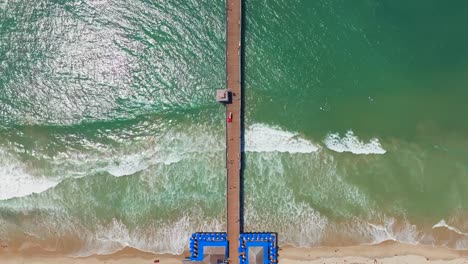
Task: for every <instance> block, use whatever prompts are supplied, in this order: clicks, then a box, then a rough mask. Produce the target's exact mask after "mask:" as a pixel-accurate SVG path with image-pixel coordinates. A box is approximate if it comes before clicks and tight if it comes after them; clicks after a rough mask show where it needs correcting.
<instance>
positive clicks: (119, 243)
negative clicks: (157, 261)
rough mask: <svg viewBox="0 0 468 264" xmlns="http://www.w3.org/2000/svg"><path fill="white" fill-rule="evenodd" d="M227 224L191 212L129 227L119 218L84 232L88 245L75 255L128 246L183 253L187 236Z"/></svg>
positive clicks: (104, 252) (74, 254)
mask: <svg viewBox="0 0 468 264" xmlns="http://www.w3.org/2000/svg"><path fill="white" fill-rule="evenodd" d="M223 229H224V225H223V224H222V223H221V222H220V221H218V220H216V219H211V220H206V219H203V220H201V219H199V218H191V217H189V216H188V215H185V216H182V217H180V218H179V219H177V220H175V221H172V222H170V223H158V224H150V225H146V226H141V227H136V228H132V229H130V228H128V227H127V226H126V225H125V223H123V222H122V221H121V220H118V219H112V222H111V223H109V224H106V225H100V224H98V225H97V230H96V231H95V232H91V231H90V232H85V234H84V235H83V238H82V239H83V240H84V241H85V245H84V246H83V247H82V248H81V249H80V250H79V251H77V252H75V253H73V254H71V255H70V256H73V257H86V256H90V255H95V254H96V255H107V254H112V253H115V252H117V251H119V250H121V249H123V248H125V247H131V248H136V249H138V250H141V251H146V252H152V253H156V254H166V253H169V254H182V253H183V251H184V250H185V249H186V248H187V246H188V238H189V237H190V235H191V234H192V233H193V232H196V231H197V230H206V231H212V232H221V231H222V230H223Z"/></svg>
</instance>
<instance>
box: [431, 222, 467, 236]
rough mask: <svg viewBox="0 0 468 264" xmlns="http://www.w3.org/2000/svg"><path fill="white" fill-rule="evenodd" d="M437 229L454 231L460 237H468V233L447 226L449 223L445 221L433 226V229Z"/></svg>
mask: <svg viewBox="0 0 468 264" xmlns="http://www.w3.org/2000/svg"><path fill="white" fill-rule="evenodd" d="M436 228H447V229H448V230H450V231H453V232H455V233H457V234H459V235H464V236H468V233H465V232H463V231H461V230H460V229H458V228H456V227H453V226H451V225H449V224H447V222H445V220H444V219H442V220H440V221H439V222H438V223H437V224H435V225H434V226H432V229H436Z"/></svg>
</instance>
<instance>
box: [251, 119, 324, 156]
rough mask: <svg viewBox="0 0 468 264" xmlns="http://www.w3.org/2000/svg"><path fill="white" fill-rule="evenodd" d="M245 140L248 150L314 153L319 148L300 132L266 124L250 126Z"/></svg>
mask: <svg viewBox="0 0 468 264" xmlns="http://www.w3.org/2000/svg"><path fill="white" fill-rule="evenodd" d="M245 141H246V142H245V145H246V151H250V152H289V153H312V152H315V151H317V150H318V149H319V147H317V146H315V145H314V144H312V143H311V142H310V141H308V140H306V139H304V138H302V137H301V136H299V134H298V133H294V132H289V131H284V130H281V129H280V128H277V127H270V126H267V125H264V124H254V125H252V126H250V127H249V128H248V129H247V131H246V135H245Z"/></svg>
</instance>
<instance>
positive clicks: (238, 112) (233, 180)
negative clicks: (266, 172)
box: [226, 0, 243, 264]
mask: <svg viewBox="0 0 468 264" xmlns="http://www.w3.org/2000/svg"><path fill="white" fill-rule="evenodd" d="M241 19H242V0H226V84H227V88H228V89H229V91H230V92H231V96H232V101H231V103H229V104H227V105H226V116H228V115H229V113H232V121H231V122H227V118H226V169H227V173H226V174H227V194H226V196H227V198H226V200H227V240H228V244H229V263H230V264H238V263H239V236H240V233H241V232H242V224H243V222H242V221H243V220H242V215H241V206H242V204H241V187H242V183H241V156H242V153H241V139H242V137H241V136H242V134H241V133H242V98H241V92H242V87H241V52H242V51H241V31H242V29H241V25H242V21H241Z"/></svg>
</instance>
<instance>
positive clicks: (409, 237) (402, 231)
mask: <svg viewBox="0 0 468 264" xmlns="http://www.w3.org/2000/svg"><path fill="white" fill-rule="evenodd" d="M364 229H365V230H366V231H365V232H366V233H367V235H370V237H371V239H372V242H371V243H372V244H378V243H381V242H384V241H389V240H391V241H398V242H403V243H408V244H417V243H418V242H419V240H420V234H419V232H418V230H417V228H416V226H415V225H412V224H410V223H409V222H404V223H400V224H398V225H397V224H396V220H395V219H393V218H390V219H386V220H385V221H384V223H383V224H372V223H367V226H364Z"/></svg>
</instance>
